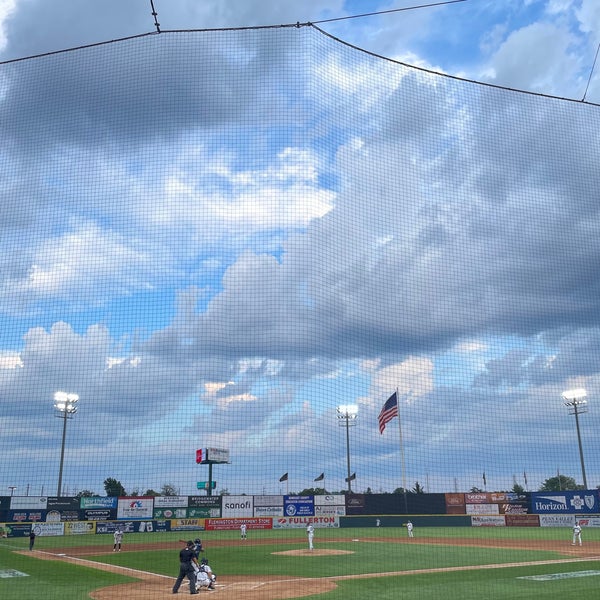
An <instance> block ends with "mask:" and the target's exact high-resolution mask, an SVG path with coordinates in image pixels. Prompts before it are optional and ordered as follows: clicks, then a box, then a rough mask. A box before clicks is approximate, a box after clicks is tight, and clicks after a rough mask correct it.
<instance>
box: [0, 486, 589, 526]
mask: <svg viewBox="0 0 600 600" xmlns="http://www.w3.org/2000/svg"><path fill="white" fill-rule="evenodd" d="M408 518H410V519H411V521H412V522H413V524H415V525H416V526H417V525H418V526H423V527H446V526H450V527H451V526H460V527H463V526H467V527H471V526H472V527H571V526H572V525H573V524H574V523H575V521H576V520H578V521H580V522H581V523H582V524H583V525H584V526H586V527H599V526H600V496H599V491H598V490H578V491H564V492H532V493H523V494H517V493H513V492H476V493H474V492H473V493H448V494H414V493H406V494H351V495H346V494H323V495H318V496H312V495H307V496H300V495H273V496H266V495H262V496H260V495H259V496H244V495H239V496H238V495H230V496H156V497H118V498H117V497H110V496H93V497H83V498H71V497H68V498H67V497H57V496H10V497H9V496H2V497H0V535H2V533H3V532H2V529H3V530H4V531H5V532H9V533H7V535H11V536H12V535H14V536H19V535H24V533H23V532H27V535H28V534H29V531H30V530H31V528H32V526H33V527H34V528H36V527H37V530H38V531H39V534H40V535H83V534H96V533H113V532H114V531H115V528H116V527H120V528H121V529H123V530H124V531H125V532H154V531H202V530H209V531H210V530H219V529H221V530H223V529H237V528H239V526H240V525H241V523H243V522H244V523H246V525H247V527H248V529H286V528H294V527H305V526H306V524H307V523H308V522H312V523H314V524H315V526H316V527H377V526H379V527H400V526H403V525H404V524H405V523H406V521H407V520H408Z"/></svg>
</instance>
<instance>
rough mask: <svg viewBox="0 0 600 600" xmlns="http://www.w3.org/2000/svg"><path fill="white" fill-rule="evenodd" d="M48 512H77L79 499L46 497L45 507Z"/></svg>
mask: <svg viewBox="0 0 600 600" xmlns="http://www.w3.org/2000/svg"><path fill="white" fill-rule="evenodd" d="M46 508H47V509H48V510H59V511H64V510H71V511H73V510H75V511H77V510H79V498H64V497H58V496H48V503H47V505H46Z"/></svg>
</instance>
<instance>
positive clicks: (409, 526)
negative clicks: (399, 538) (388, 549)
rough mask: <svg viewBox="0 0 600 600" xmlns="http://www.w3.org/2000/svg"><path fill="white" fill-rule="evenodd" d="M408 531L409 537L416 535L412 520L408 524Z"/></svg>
mask: <svg viewBox="0 0 600 600" xmlns="http://www.w3.org/2000/svg"><path fill="white" fill-rule="evenodd" d="M406 531H407V532H408V537H409V538H412V537H415V534H414V533H413V524H412V523H411V522H410V521H409V522H408V523H407V524H406Z"/></svg>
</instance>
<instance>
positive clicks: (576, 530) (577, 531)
mask: <svg viewBox="0 0 600 600" xmlns="http://www.w3.org/2000/svg"><path fill="white" fill-rule="evenodd" d="M578 542H579V545H580V546H581V545H582V543H581V525H580V524H579V522H578V521H575V526H574V527H573V542H572V543H571V546H575V545H576V544H577V543H578Z"/></svg>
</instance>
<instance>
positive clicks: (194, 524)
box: [171, 519, 204, 531]
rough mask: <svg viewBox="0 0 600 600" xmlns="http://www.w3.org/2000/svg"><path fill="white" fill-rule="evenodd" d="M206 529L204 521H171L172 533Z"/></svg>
mask: <svg viewBox="0 0 600 600" xmlns="http://www.w3.org/2000/svg"><path fill="white" fill-rule="evenodd" d="M202 529H204V519H171V531H198V530H202Z"/></svg>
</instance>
